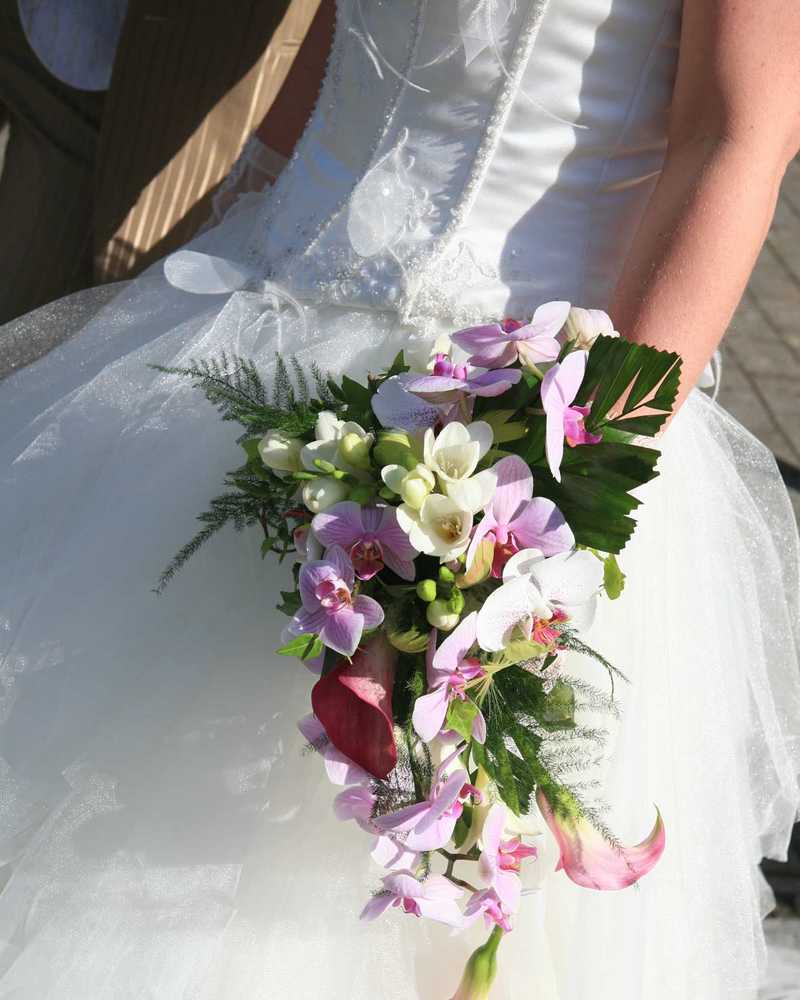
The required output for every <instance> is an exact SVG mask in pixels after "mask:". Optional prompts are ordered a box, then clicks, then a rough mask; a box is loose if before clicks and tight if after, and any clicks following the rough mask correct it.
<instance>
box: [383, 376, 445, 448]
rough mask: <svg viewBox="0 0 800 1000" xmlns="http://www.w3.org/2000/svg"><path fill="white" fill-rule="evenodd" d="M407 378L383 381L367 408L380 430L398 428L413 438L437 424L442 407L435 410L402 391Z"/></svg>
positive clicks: (405, 390)
mask: <svg viewBox="0 0 800 1000" xmlns="http://www.w3.org/2000/svg"><path fill="white" fill-rule="evenodd" d="M412 377H413V376H412ZM408 378H409V376H408V375H407V374H404V375H392V377H391V378H387V379H386V381H385V382H382V383H381V385H380V386H379V387H378V391H377V392H376V393H375V395H374V396H373V397H372V404H371V405H372V412H373V413H374V414H375V416H376V417H377V418H378V422H379V423H380V424H381V426H382V427H389V428H400V429H401V430H404V431H409V432H410V433H412V434H413V433H416V432H418V431H424V430H427V429H428V428H429V427H434V426H435V425H436V424H437V423H439V421H440V420H441V419H442V416H443V413H444V410H445V409H446V407H441V406H436V405H434V404H433V403H430V402H428V401H427V400H425V399H423V398H422V397H421V396H415V395H414V393H413V392H409V391H408V390H407V388H406V382H407V381H408Z"/></svg>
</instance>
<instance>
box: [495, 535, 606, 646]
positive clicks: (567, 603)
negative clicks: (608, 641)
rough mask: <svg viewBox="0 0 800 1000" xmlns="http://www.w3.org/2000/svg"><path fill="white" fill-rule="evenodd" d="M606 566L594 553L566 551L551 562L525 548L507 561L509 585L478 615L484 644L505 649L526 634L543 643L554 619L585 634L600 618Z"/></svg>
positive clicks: (506, 577)
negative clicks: (518, 634) (599, 596)
mask: <svg viewBox="0 0 800 1000" xmlns="http://www.w3.org/2000/svg"><path fill="white" fill-rule="evenodd" d="M602 582H603V564H602V562H601V561H600V560H599V559H597V558H596V556H593V555H592V554H591V553H590V552H584V551H572V552H562V553H559V554H558V555H555V556H551V557H550V558H549V559H545V557H544V556H543V555H542V553H541V552H540V551H539V550H538V549H523V550H522V551H521V552H517V553H516V555H514V556H512V557H511V559H509V561H508V562H507V563H506V566H505V569H504V571H503V585H502V586H501V587H500V588H499V589H497V590H495V591H494V593H492V594H490V595H489V597H488V598H487V599H486V601H485V603H484V605H483V607H482V608H481V610H480V611H479V612H478V644H479V645H480V647H481V648H482V649H485V650H487V651H489V652H498V651H499V650H501V649H504V648H505V647H506V646H507V645H508V644H509V642H511V640H512V638H513V637H514V633H515V632H516V631H517V630H520V631H521V632H522V634H523V635H524V636H525V637H526V638H529V639H530V638H533V639H535V640H537V641H538V639H537V631H538V630H539V629H546V628H547V626H548V625H549V623H551V622H552V621H553V620H554V619H555V620H556V621H558V622H561V623H564V624H568V625H569V627H570V628H574V629H576V630H577V631H579V632H582V631H585V630H586V629H588V628H589V626H590V625H591V623H592V621H593V620H594V613H595V608H596V605H597V593H598V591H599V590H600V586H601V584H602Z"/></svg>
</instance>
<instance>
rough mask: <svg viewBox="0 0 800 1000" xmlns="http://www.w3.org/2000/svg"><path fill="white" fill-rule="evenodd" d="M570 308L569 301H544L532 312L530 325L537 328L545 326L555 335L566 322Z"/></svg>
mask: <svg viewBox="0 0 800 1000" xmlns="http://www.w3.org/2000/svg"><path fill="white" fill-rule="evenodd" d="M570 308H571V306H570V303H569V302H563V301H561V300H555V301H554V302H544V303H543V304H542V305H540V306H539V308H538V309H537V310H536V312H535V313H534V314H533V319H532V320H531V326H535V327H536V328H537V329H542V328H547V329H548V330H549V331H552V333H553V335H555V334H556V333H558V332H559V331H560V330H561V328H562V327H563V326H564V324H565V323H566V322H567V319H568V317H569V311H570Z"/></svg>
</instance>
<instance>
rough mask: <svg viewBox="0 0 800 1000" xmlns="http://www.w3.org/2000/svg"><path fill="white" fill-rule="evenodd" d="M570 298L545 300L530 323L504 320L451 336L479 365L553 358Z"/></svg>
mask: <svg viewBox="0 0 800 1000" xmlns="http://www.w3.org/2000/svg"><path fill="white" fill-rule="evenodd" d="M569 310H570V305H569V302H546V303H545V304H544V305H542V306H539V308H538V309H537V310H536V312H535V313H534V314H533V319H532V320H531V321H530V323H518V322H516V321H515V320H504V321H503V322H502V323H490V324H488V325H487V326H474V327H470V328H469V329H467V330H460V331H459V332H458V333H454V334H453V335H452V337H451V338H450V339H451V340H452V341H453V343H454V344H458V346H459V347H461V348H462V349H463V350H465V351H467V352H469V353H470V355H471V356H470V359H469V360H470V363H471V364H473V365H477V366H479V367H480V368H505V367H506V366H507V365H513V364H514V362H515V361H518V360H519V361H522V362H523V363H527V364H530V365H538V364H544V363H546V362H548V361H555V360H556V358H557V357H558V354H559V351H560V350H561V345H560V344H559V342H558V341H557V340H556V336H557V334H558V333H559V331H560V330H561V329H562V327H563V326H564V324H565V323H566V321H567V317H568V316H569Z"/></svg>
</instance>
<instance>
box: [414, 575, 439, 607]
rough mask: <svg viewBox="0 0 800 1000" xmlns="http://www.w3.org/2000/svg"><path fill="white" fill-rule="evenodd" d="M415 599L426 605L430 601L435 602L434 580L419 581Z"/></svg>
mask: <svg viewBox="0 0 800 1000" xmlns="http://www.w3.org/2000/svg"><path fill="white" fill-rule="evenodd" d="M417 597H418V598H419V599H420V600H421V601H424V602H425V603H426V604H430V603H431V601H435V600H436V581H435V580H420V581H419V583H418V584H417Z"/></svg>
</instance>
